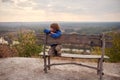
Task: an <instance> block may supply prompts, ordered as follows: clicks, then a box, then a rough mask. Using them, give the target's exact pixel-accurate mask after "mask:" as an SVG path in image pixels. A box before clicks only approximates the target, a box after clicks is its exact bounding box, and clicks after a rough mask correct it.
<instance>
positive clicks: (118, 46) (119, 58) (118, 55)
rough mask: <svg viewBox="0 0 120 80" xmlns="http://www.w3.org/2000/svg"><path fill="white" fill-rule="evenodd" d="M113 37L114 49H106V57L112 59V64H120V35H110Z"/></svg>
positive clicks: (115, 33) (116, 33) (117, 33)
mask: <svg viewBox="0 0 120 80" xmlns="http://www.w3.org/2000/svg"><path fill="white" fill-rule="evenodd" d="M110 35H112V39H113V40H112V43H113V44H112V47H111V48H108V49H106V55H108V56H109V57H110V59H109V60H110V61H111V62H120V33H119V32H114V33H110Z"/></svg>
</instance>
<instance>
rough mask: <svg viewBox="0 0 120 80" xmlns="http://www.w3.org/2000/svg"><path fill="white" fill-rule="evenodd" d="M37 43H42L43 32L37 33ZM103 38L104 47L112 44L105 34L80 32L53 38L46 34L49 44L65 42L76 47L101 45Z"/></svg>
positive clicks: (43, 39)
mask: <svg viewBox="0 0 120 80" xmlns="http://www.w3.org/2000/svg"><path fill="white" fill-rule="evenodd" d="M37 38H38V43H40V44H43V43H44V41H45V34H37ZM103 39H104V40H105V47H111V46H112V38H111V37H110V36H107V35H105V36H104V37H103V35H80V34H63V35H62V36H61V37H60V38H57V39H53V38H51V37H50V36H49V35H47V42H46V43H47V45H50V44H55V43H57V44H67V45H71V46H74V47H75V46H76V47H102V44H103Z"/></svg>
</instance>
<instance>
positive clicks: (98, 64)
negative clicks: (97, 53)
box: [97, 58, 100, 75]
mask: <svg viewBox="0 0 120 80" xmlns="http://www.w3.org/2000/svg"><path fill="white" fill-rule="evenodd" d="M99 74H100V58H99V59H98V62H97V75H99Z"/></svg>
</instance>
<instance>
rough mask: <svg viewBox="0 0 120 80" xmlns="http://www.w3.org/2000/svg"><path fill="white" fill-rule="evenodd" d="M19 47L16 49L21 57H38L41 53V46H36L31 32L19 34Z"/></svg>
mask: <svg viewBox="0 0 120 80" xmlns="http://www.w3.org/2000/svg"><path fill="white" fill-rule="evenodd" d="M19 42H20V44H19V45H16V48H17V50H18V52H19V56H21V57H31V56H38V54H39V53H40V52H41V51H42V46H41V45H37V44H36V37H35V34H34V33H33V32H27V33H20V34H19Z"/></svg>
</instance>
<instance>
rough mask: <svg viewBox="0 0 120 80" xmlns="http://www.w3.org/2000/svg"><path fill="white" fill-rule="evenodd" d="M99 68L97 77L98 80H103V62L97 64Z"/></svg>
mask: <svg viewBox="0 0 120 80" xmlns="http://www.w3.org/2000/svg"><path fill="white" fill-rule="evenodd" d="M99 65H100V66H99V70H100V71H99V75H100V80H103V75H104V73H103V60H100V64H99Z"/></svg>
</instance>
